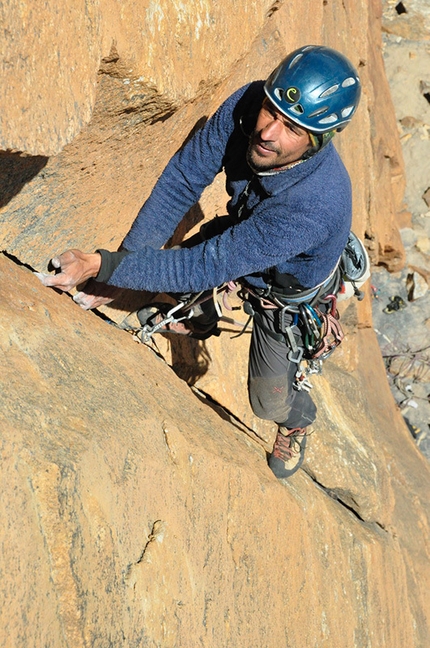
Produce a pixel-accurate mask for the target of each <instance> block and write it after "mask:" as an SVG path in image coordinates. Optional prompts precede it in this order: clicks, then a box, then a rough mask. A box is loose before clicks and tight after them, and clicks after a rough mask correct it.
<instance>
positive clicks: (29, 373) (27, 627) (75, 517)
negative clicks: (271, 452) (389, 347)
mask: <svg viewBox="0 0 430 648" xmlns="http://www.w3.org/2000/svg"><path fill="white" fill-rule="evenodd" d="M0 275H1V279H2V280H1V283H0V286H1V287H0V293H1V294H0V297H1V299H0V308H1V317H0V348H1V353H2V356H3V357H4V359H5V362H4V364H3V371H2V374H1V378H0V381H1V390H0V394H1V401H2V407H1V410H0V418H1V425H2V446H1V452H2V493H3V496H2V501H1V517H2V520H3V524H2V526H1V531H0V536H1V546H2V552H1V558H0V569H1V573H2V580H1V586H0V601H1V605H0V618H1V626H2V628H3V633H4V635H3V645H4V646H5V647H7V648H9V647H10V648H12V647H13V648H21V647H22V648H24V647H25V648H30V647H32V646H35V647H40V646H52V647H54V646H55V648H61V647H63V646H64V647H66V646H67V647H70V648H72V647H73V648H77V647H78V648H79V647H80V646H107V645H115V646H119V645H126V646H130V647H134V646H136V647H137V646H148V647H149V646H151V647H156V646H162V647H163V648H168V647H172V648H173V647H176V646H185V645H192V646H208V647H211V648H212V647H214V646H232V647H237V648H239V647H242V646H256V647H261V648H268V647H269V646H270V647H272V646H273V648H275V646H276V647H278V646H287V647H290V646H291V647H293V646H294V647H295V646H303V645H305V646H330V647H331V646H342V647H343V646H345V647H349V646H360V648H361V647H362V646H375V647H378V648H379V646H393V647H396V648H397V647H398V648H403V647H404V646H424V645H425V643H426V640H427V637H428V632H429V628H428V626H427V621H426V614H427V611H428V588H427V587H426V584H428V582H429V577H430V574H429V565H430V562H429V545H428V534H429V520H428V502H427V494H428V489H429V487H430V469H429V465H428V463H427V462H425V460H424V459H423V458H422V457H421V455H420V454H419V452H418V451H417V450H416V448H415V447H414V444H413V442H412V440H411V439H410V438H409V437H408V435H407V433H406V432H405V430H404V428H403V425H402V423H401V419H400V416H399V415H397V414H396V413H395V411H394V409H393V407H392V397H391V394H390V392H389V390H388V388H387V387H386V386H385V385H384V384H382V385H381V386H380V389H379V390H378V391H376V390H372V391H370V392H369V390H368V389H367V387H366V383H368V382H370V383H371V384H377V381H378V380H379V377H380V375H381V371H382V369H381V366H380V365H381V361H380V360H376V359H375V358H377V353H376V348H375V342H374V338H373V336H372V335H371V334H370V333H369V332H367V331H363V332H362V333H361V334H360V336H359V340H358V347H359V350H360V353H361V354H362V356H363V361H364V362H363V366H362V369H361V372H360V373H358V372H353V373H347V372H345V371H343V370H341V369H336V368H335V367H334V366H333V367H332V368H331V369H329V370H328V372H327V379H321V380H320V383H319V385H318V388H317V390H318V401H319V402H320V405H321V415H320V422H319V429H318V430H317V431H316V432H315V434H314V436H313V437H310V451H309V457H308V460H307V463H306V467H305V471H300V473H298V474H297V475H296V476H294V478H292V479H291V480H290V481H289V482H288V483H284V484H283V483H280V482H278V481H277V480H276V479H275V477H274V476H273V475H272V474H271V472H270V470H269V469H268V468H267V465H266V461H265V452H264V449H263V447H262V446H261V445H259V443H258V442H256V441H255V440H253V439H252V438H251V436H252V434H251V433H250V432H249V431H247V430H246V428H244V427H243V426H240V425H239V424H238V423H235V424H232V423H230V422H228V421H227V420H225V418H226V417H224V420H223V419H222V418H221V417H220V416H219V415H218V414H217V413H216V412H215V411H212V410H211V409H210V407H209V406H208V404H207V403H205V402H201V401H200V400H199V399H198V398H197V397H196V395H195V394H193V393H192V391H191V390H190V389H189V388H188V387H187V385H186V384H185V383H184V382H183V381H181V380H179V379H178V378H175V376H174V375H173V374H172V372H171V370H170V369H169V368H168V367H167V366H166V365H165V364H164V363H163V362H162V361H161V360H160V359H159V358H157V357H156V356H155V355H154V354H153V353H152V352H151V351H150V350H149V349H147V348H146V347H145V346H143V345H137V344H136V343H135V342H133V340H132V338H131V337H130V336H129V335H127V334H126V333H124V332H122V331H119V330H117V329H115V328H114V327H112V326H109V325H108V324H106V323H105V322H103V321H101V320H100V319H99V318H97V317H96V316H94V315H92V314H90V313H84V312H82V311H80V310H79V309H78V308H76V307H75V306H74V304H73V303H72V302H71V301H70V299H69V298H67V297H66V296H59V295H56V294H55V293H54V292H52V291H47V290H46V289H43V288H42V287H41V286H40V284H39V283H38V282H37V280H36V279H35V278H34V277H33V276H32V275H31V273H30V272H29V271H28V270H26V269H24V268H19V267H18V266H17V265H16V264H14V263H12V262H11V261H10V260H9V259H6V258H4V257H0ZM411 529H412V530H413V531H412V532H411ZM426 543H427V544H426ZM346 619H347V622H345V621H346Z"/></svg>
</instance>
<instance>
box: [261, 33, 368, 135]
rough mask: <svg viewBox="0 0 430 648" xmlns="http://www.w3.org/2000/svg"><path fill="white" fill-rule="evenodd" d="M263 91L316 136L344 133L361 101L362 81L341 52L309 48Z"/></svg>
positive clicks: (289, 59)
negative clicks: (336, 132)
mask: <svg viewBox="0 0 430 648" xmlns="http://www.w3.org/2000/svg"><path fill="white" fill-rule="evenodd" d="M264 90H265V92H266V95H267V96H268V97H269V99H270V101H271V102H272V103H274V104H275V106H276V107H277V108H278V110H280V111H281V112H282V113H283V114H284V115H286V116H287V117H289V118H290V119H291V120H292V121H294V122H296V123H297V124H299V126H301V127H302V128H305V129H306V130H308V131H310V132H311V133H315V134H317V135H319V134H324V133H329V132H333V134H334V132H335V131H339V130H342V129H343V128H345V126H346V125H347V124H348V123H349V122H350V121H351V118H352V116H353V114H354V113H355V111H356V109H357V106H358V102H359V101H360V93H361V87H360V79H359V78H358V75H357V71H356V70H355V68H354V67H353V65H352V64H351V63H350V61H349V60H348V59H347V58H346V56H343V54H341V53H340V52H337V51H336V50H333V49H331V48H329V47H323V46H321V45H306V46H305V47H301V48H299V49H297V50H295V51H294V52H292V53H291V54H289V55H288V56H287V57H286V58H285V59H284V60H283V61H282V62H281V63H280V64H279V65H278V67H277V68H276V69H275V70H274V71H273V72H272V74H271V75H270V76H269V78H268V79H267V81H266V83H265V85H264Z"/></svg>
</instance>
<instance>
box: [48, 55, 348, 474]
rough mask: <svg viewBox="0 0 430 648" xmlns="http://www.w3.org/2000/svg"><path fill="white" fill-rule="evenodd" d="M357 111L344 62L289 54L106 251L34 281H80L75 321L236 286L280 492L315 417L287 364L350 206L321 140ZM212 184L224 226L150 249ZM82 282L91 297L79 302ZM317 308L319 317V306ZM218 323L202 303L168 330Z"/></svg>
mask: <svg viewBox="0 0 430 648" xmlns="http://www.w3.org/2000/svg"><path fill="white" fill-rule="evenodd" d="M359 98H360V80H359V78H358V75H357V72H356V70H355V69H354V67H353V65H352V64H351V63H350V61H349V60H348V59H347V58H346V57H345V56H344V55H342V54H341V53H340V52H338V51H336V50H333V49H331V48H328V47H324V46H314V45H309V46H305V47H301V48H299V49H297V50H295V51H294V52H292V53H290V54H289V55H288V56H287V57H286V58H285V59H284V60H283V61H282V62H281V63H280V64H279V65H278V66H277V67H276V69H275V70H274V71H273V72H272V74H271V75H270V76H269V78H268V79H267V80H266V81H256V82H252V83H249V84H247V85H245V86H244V87H242V88H240V89H239V90H237V91H236V92H235V93H234V94H232V95H231V96H230V97H229V98H228V99H227V100H226V101H225V102H224V103H223V104H222V105H221V106H220V107H219V108H218V110H217V111H216V112H215V114H214V115H213V116H212V117H211V118H210V119H209V120H208V121H207V122H206V124H205V125H204V126H203V127H202V128H201V129H200V130H199V131H198V132H196V133H195V134H194V136H193V137H192V138H191V139H190V140H189V141H188V142H187V143H186V144H185V146H184V147H183V148H182V149H181V150H180V151H178V152H177V153H176V154H175V155H174V156H173V157H172V159H171V160H170V161H169V163H168V164H167V166H166V168H165V170H164V171H163V173H162V175H161V176H160V178H159V180H158V181H157V183H156V184H155V186H154V188H153V190H152V192H151V194H150V196H149V198H148V199H147V200H146V202H145V204H144V205H143V207H142V208H141V210H140V211H139V213H138V215H137V217H136V219H135V221H134V223H133V225H132V227H131V229H130V231H129V233H128V234H127V235H126V237H125V239H124V241H123V244H122V246H121V248H120V249H119V251H117V252H109V251H107V250H97V251H96V252H94V253H89V254H87V253H83V252H81V251H80V250H68V251H66V252H64V253H62V254H60V255H59V256H57V257H55V258H54V259H52V265H53V267H54V268H55V269H56V274H48V273H46V274H45V273H40V274H39V278H40V279H41V281H42V283H43V284H44V285H45V286H53V287H56V288H58V289H60V290H63V291H69V290H71V289H72V288H74V287H75V286H80V285H81V284H82V283H83V282H85V281H86V280H89V279H91V281H90V282H89V283H88V284H87V286H86V287H85V288H84V289H83V290H81V291H80V292H78V293H77V295H75V297H74V299H75V301H77V302H78V303H79V304H80V305H81V306H82V307H83V308H86V309H88V308H96V307H97V306H100V305H101V304H102V303H108V302H109V301H112V299H113V298H114V296H115V295H116V294H117V290H118V288H120V289H121V288H122V289H135V290H146V291H151V292H154V293H169V294H174V295H182V294H185V293H190V294H195V293H202V294H204V295H210V294H211V291H212V289H213V288H214V287H219V286H222V285H223V284H225V282H229V281H231V280H239V282H240V284H241V285H242V287H243V289H244V290H245V291H247V293H246V294H247V302H248V310H249V311H250V312H251V314H253V315H254V323H253V330H252V335H251V344H250V352H249V376H248V390H249V399H250V403H251V406H252V409H253V412H254V413H255V415H256V416H257V417H260V418H262V419H266V420H273V421H274V422H276V424H277V426H278V432H277V436H276V440H275V443H274V446H273V450H272V452H271V453H270V455H269V459H268V462H269V466H270V468H271V469H272V471H273V472H274V474H275V475H276V476H277V477H278V478H280V479H282V478H286V477H289V476H290V475H292V474H293V473H295V472H296V471H297V470H298V468H299V467H300V466H301V465H302V462H303V457H304V451H305V446H306V438H307V434H308V433H309V426H310V425H311V424H312V423H313V421H314V420H315V416H316V407H315V405H314V403H313V401H312V399H311V397H310V395H309V392H308V390H306V389H300V388H298V387H297V371H298V360H299V358H300V357H301V355H302V351H303V348H304V347H306V346H307V348H308V350H309V348H310V347H311V346H312V345H310V343H309V339H310V336H312V334H313V331H314V329H315V325H316V323H317V324H318V323H320V318H321V317H322V315H321V312H322V311H319V310H318V311H317V310H316V309H317V306H318V304H319V303H320V301H318V300H319V299H320V298H326V297H327V296H329V297H330V296H331V297H333V293H334V292H336V290H338V288H339V284H337V285H335V281H336V277H337V273H336V269H337V267H338V263H339V258H340V256H341V253H342V251H343V250H344V248H345V245H346V242H347V240H348V236H349V233H350V227H351V214H352V205H351V202H352V201H351V184H350V179H349V175H348V173H347V171H346V169H345V167H344V165H343V163H342V161H341V159H340V157H339V155H338V153H337V152H336V150H335V148H334V146H333V143H332V141H331V140H332V138H333V136H334V135H335V134H336V132H338V131H341V130H343V128H345V126H346V125H347V124H348V123H349V122H350V120H351V118H352V116H353V115H354V113H355V111H356V109H357V106H358V102H359ZM221 171H224V173H225V177H226V188H227V191H228V194H229V196H230V200H229V201H228V204H227V215H226V216H221V217H215V218H214V219H213V220H212V221H210V222H209V223H208V224H206V225H204V226H203V227H202V229H201V233H200V235H199V239H198V241H197V242H196V241H195V240H194V244H193V245H189V244H188V245H187V244H184V245H183V246H180V247H175V248H171V249H162V246H163V245H165V244H166V242H167V241H168V240H169V238H170V237H171V236H172V234H173V233H174V231H175V229H176V227H177V225H178V224H179V222H180V221H181V220H182V218H183V217H184V215H185V214H186V213H187V212H188V210H189V209H190V208H191V207H192V206H193V205H194V204H196V203H197V201H198V200H199V198H200V196H201V194H202V192H203V190H204V188H205V187H207V186H208V185H210V184H211V183H212V181H213V180H214V178H215V176H216V175H217V174H218V173H220V172H221ZM95 282H96V283H97V284H98V285H104V286H105V289H104V291H96V290H93V289H92V288H91V286H93V287H94V285H96V284H95ZM206 291H207V292H206ZM209 291H210V292H209ZM99 292H101V293H102V294H101V295H98V294H97V293H99ZM315 296H316V297H315ZM315 299H316V301H315ZM291 303H293V304H296V306H297V307H296V309H294V308H293V309H292V310H291V309H289V308H288V305H289V304H291ZM321 303H325V304H326V311H327V310H330V303H331V302H330V299H329V300H328V302H327V299H326V301H325V302H324V300H322V301H321ZM327 303H328V306H327ZM284 305H285V307H284ZM323 310H324V309H323ZM142 313H143V314H145V309H142ZM142 313H140V319H141V321H143V320H142V318H143V319H144V315H142ZM148 313H149V315H148ZM317 313H320V314H319V315H318V314H317ZM145 317H146V320H145V321H146V322H147V321H148V318H149V320H150V318H151V317H152V318H153V320H152V321H160V319H161V320H162V318H163V309H162V307H161V306H158V307H157V308H156V309H155V310H154V309H152V310H151V308H149V310H148V309H146V316H145ZM157 318H158V319H157ZM218 318H219V316H218V314H217V309H216V308H215V306H214V303H213V300H212V299H207V300H206V301H203V303H202V304H201V306H200V307H197V310H196V311H195V312H194V311H193V317H191V318H190V319H189V320H187V321H185V323H184V322H182V323H180V324H178V325H177V327H176V328H177V329H178V331H179V328H181V327H182V332H183V333H187V334H190V335H192V336H194V337H197V338H200V339H205V338H207V337H209V336H210V335H217V334H219V330H218V327H217V321H218ZM169 327H170V330H171V332H175V325H174V324H166V326H165V327H162V328H161V329H160V331H161V332H166V331H168V330H169Z"/></svg>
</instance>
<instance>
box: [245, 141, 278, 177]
mask: <svg viewBox="0 0 430 648" xmlns="http://www.w3.org/2000/svg"><path fill="white" fill-rule="evenodd" d="M255 139H256V138H255V134H254V133H253V134H252V135H251V137H250V139H249V144H248V149H247V151H246V161H247V163H248V166H250V167H251V169H252V171H254V172H255V173H261V172H263V171H270V170H271V169H273V168H276V166H277V165H276V164H274V163H273V159H272V161H269V160H266V159H265V158H264V157H262V156H260V155H258V153H257V151H256V148H255ZM270 150H272V149H270ZM273 153H275V154H277V155H278V151H277V150H273Z"/></svg>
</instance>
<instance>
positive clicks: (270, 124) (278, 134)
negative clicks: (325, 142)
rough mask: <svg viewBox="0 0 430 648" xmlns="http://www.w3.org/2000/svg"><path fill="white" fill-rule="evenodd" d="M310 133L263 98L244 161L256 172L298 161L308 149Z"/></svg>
mask: <svg viewBox="0 0 430 648" xmlns="http://www.w3.org/2000/svg"><path fill="white" fill-rule="evenodd" d="M310 146H311V142H310V139H309V134H308V132H307V131H306V130H304V128H301V127H300V126H298V125H297V124H295V123H294V122H292V121H291V120H290V119H288V117H286V116H285V115H283V114H282V113H281V112H280V111H279V110H278V109H277V108H276V106H275V105H274V104H273V103H272V102H271V101H270V100H269V99H268V98H267V97H266V98H265V99H264V101H263V104H262V106H261V109H260V112H259V113H258V117H257V123H256V125H255V129H254V131H253V133H252V135H251V138H250V141H249V147H248V152H247V160H248V163H249V164H250V166H251V167H252V169H254V170H255V171H257V172H259V171H270V170H271V169H276V168H279V167H284V166H286V165H287V164H291V163H292V162H296V161H297V160H300V158H301V157H302V155H303V154H304V153H305V151H307V149H308V148H310Z"/></svg>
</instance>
